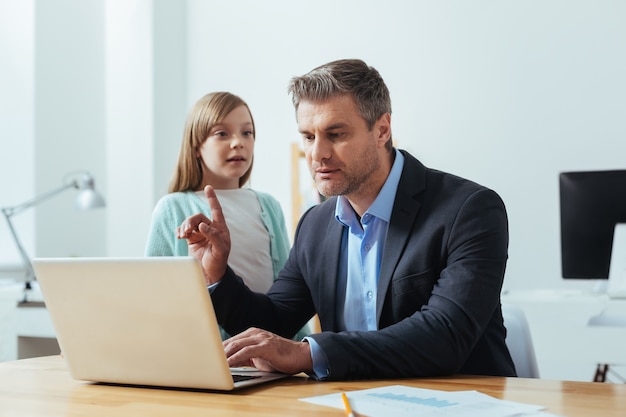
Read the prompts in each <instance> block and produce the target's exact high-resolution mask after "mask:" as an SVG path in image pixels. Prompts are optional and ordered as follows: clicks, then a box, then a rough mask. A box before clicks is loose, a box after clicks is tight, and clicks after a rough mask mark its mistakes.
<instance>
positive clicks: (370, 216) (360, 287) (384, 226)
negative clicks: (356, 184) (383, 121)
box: [305, 150, 404, 379]
mask: <svg viewBox="0 0 626 417" xmlns="http://www.w3.org/2000/svg"><path fill="white" fill-rule="evenodd" d="M403 166H404V156H403V155H402V154H401V153H400V152H398V150H395V160H394V163H393V165H392V167H391V171H390V173H389V176H388V177H387V180H386V181H385V184H384V185H383V187H382V188H381V190H380V192H379V193H378V196H377V197H376V199H375V200H374V202H373V203H372V205H371V206H370V207H369V208H368V209H367V210H366V211H365V213H364V214H363V217H362V218H361V219H359V217H358V215H357V214H356V213H355V211H354V209H353V208H352V206H351V205H350V203H349V202H348V200H347V199H346V198H345V197H343V196H339V197H338V198H337V205H336V208H335V218H336V219H337V221H338V222H340V223H341V224H343V225H344V226H345V228H344V234H343V237H342V241H341V255H340V260H339V277H338V280H337V306H336V309H337V314H338V326H339V329H340V330H344V331H368V330H376V329H377V328H378V326H377V323H376V296H377V286H378V275H379V271H380V262H381V258H382V255H383V249H384V245H385V238H386V237H387V230H388V228H389V220H390V218H391V211H392V209H393V202H394V201H395V196H396V191H397V189H398V183H399V182H400V175H401V174H402V168H403ZM305 340H307V341H308V343H309V345H310V348H311V357H312V361H313V372H314V375H313V376H314V377H316V378H317V379H324V378H326V377H327V376H328V373H329V370H328V366H327V360H326V355H325V354H324V352H323V351H322V349H321V348H320V347H319V345H318V344H317V342H315V340H314V339H313V338H311V337H306V338H305Z"/></svg>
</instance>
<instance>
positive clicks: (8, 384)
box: [0, 356, 626, 417]
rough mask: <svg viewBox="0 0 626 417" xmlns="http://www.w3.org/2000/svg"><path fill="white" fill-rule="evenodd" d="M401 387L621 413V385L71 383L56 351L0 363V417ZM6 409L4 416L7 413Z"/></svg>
mask: <svg viewBox="0 0 626 417" xmlns="http://www.w3.org/2000/svg"><path fill="white" fill-rule="evenodd" d="M392 384H402V385H408V386H414V387H420V388H430V389H437V390H446V391H459V390H477V391H480V392H482V393H484V394H488V395H491V396H493V397H496V398H502V399H507V400H512V401H518V402H525V403H530V404H538V405H543V406H546V407H547V410H545V411H547V412H550V413H554V414H558V415H562V416H566V417H589V416H603V417H612V416H615V417H617V416H620V417H624V416H625V415H626V384H623V385H617V384H602V383H597V382H596V383H594V382H572V381H568V382H561V381H549V380H540V379H523V378H498V377H449V378H425V379H411V380H384V381H381V380H378V381H349V382H315V381H312V380H310V379H308V378H304V377H293V378H289V379H286V380H281V381H277V382H270V383H269V384H267V385H264V386H261V387H257V388H253V389H248V390H244V391H239V392H235V393H214V392H193V391H182V390H166V389H151V388H135V387H120V386H111V385H100V384H92V383H85V382H80V381H75V380H73V379H71V377H70V375H69V373H68V372H67V370H66V368H65V364H64V362H63V359H62V358H60V357H58V356H48V357H42V358H32V359H23V360H19V361H12V362H4V363H0V415H2V416H4V415H10V416H12V417H18V416H28V417H32V416H45V417H50V416H66V417H72V416H90V417H98V416H106V417H110V416H150V417H159V416H185V417H194V416H202V417H207V416H226V415H237V416H238V417H239V416H243V417H245V416H268V417H270V416H271V417H274V416H279V415H290V416H296V415H297V416H299V417H306V416H322V417H323V416H333V417H339V416H343V412H342V411H341V410H338V409H334V408H330V407H324V406H318V405H314V404H309V403H306V402H303V401H298V399H299V398H303V397H311V396H317V395H325V394H331V393H335V392H339V391H353V390H360V389H366V388H375V387H381V386H385V385H392ZM7 413H8V414H7Z"/></svg>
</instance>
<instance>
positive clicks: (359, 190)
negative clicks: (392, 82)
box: [296, 95, 390, 200]
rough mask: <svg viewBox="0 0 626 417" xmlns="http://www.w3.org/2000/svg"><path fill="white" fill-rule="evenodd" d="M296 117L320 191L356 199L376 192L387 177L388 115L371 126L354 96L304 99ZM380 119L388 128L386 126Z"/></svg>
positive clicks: (329, 194) (313, 175)
mask: <svg viewBox="0 0 626 417" xmlns="http://www.w3.org/2000/svg"><path fill="white" fill-rule="evenodd" d="M296 119H297V122H298V130H299V132H300V134H301V135H302V140H303V149H304V153H305V156H306V161H307V164H308V166H309V170H310V171H311V175H312V177H313V179H314V180H315V184H316V186H317V189H318V191H319V192H320V193H321V194H322V195H324V196H333V195H345V196H346V197H348V198H349V199H352V198H354V199H357V200H358V199H361V198H363V197H364V196H369V195H371V194H372V193H374V196H375V195H376V194H377V193H378V191H379V189H380V187H381V186H382V183H384V179H385V178H386V175H387V173H386V172H384V173H381V170H380V166H381V157H383V155H386V152H385V151H384V144H385V142H386V140H387V139H388V138H389V135H390V133H388V130H389V125H388V122H389V118H388V117H386V116H383V117H381V120H379V121H378V122H377V123H376V125H375V126H374V128H373V129H372V130H369V129H368V128H367V124H366V122H365V120H364V119H363V118H362V117H361V115H360V114H359V112H358V110H357V106H356V102H355V101H354V98H353V97H352V96H351V95H341V96H335V97H333V98H331V99H328V100H325V101H318V102H311V101H304V102H301V103H300V105H299V107H298V111H297V113H296ZM381 123H382V124H383V125H385V126H386V127H384V126H383V127H384V128H383V129H382V130H381V126H380V124H381ZM381 131H385V132H387V133H385V134H383V135H381ZM381 175H382V177H381ZM381 178H382V179H381Z"/></svg>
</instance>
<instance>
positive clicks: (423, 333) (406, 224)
mask: <svg viewBox="0 0 626 417" xmlns="http://www.w3.org/2000/svg"><path fill="white" fill-rule="evenodd" d="M401 152H403V154H404V156H405V162H404V168H403V171H402V176H401V178H400V183H399V186H398V190H397V193H396V197H395V201H394V205H393V211H392V214H391V219H390V224H389V230H388V233H387V238H386V242H385V247H384V252H383V257H382V262H381V266H380V275H379V282H378V294H377V305H376V318H377V321H378V329H379V330H377V331H369V332H363V331H357V332H345V331H344V332H340V331H338V330H339V329H338V328H337V324H336V323H337V321H336V318H337V314H336V305H337V300H336V294H337V274H338V272H337V271H338V265H339V255H340V245H341V240H342V235H343V233H344V226H343V225H341V224H340V223H339V222H338V221H337V220H336V219H335V216H334V211H335V204H336V198H331V199H329V200H328V201H326V202H324V203H322V204H320V205H317V206H315V207H313V208H311V209H310V210H308V211H307V212H306V213H305V214H304V215H303V216H302V218H301V219H300V222H299V225H298V228H297V230H296V236H295V240H294V244H293V247H292V249H291V252H290V255H289V258H288V260H287V263H286V264H285V267H284V269H283V270H282V271H281V272H280V274H279V276H278V278H277V279H276V281H275V282H274V284H273V286H272V287H271V288H270V290H269V291H268V292H267V294H256V293H253V292H251V291H250V290H248V289H247V287H245V285H244V284H243V283H242V281H241V279H240V278H239V277H237V276H236V275H235V274H234V273H233V272H232V270H230V269H229V270H228V271H227V273H226V275H225V276H224V278H223V279H222V281H221V283H220V285H219V286H217V288H216V289H215V291H214V292H213V294H212V299H213V303H214V307H215V311H216V314H217V317H218V321H220V323H221V324H222V326H223V327H224V328H225V329H226V330H227V331H228V332H229V333H230V334H236V333H238V332H241V331H243V330H245V329H247V328H248V327H251V326H255V327H260V328H264V329H267V330H270V331H272V332H275V333H277V334H280V335H283V336H285V337H292V336H293V335H294V334H295V333H296V331H297V330H298V329H300V328H301V327H302V326H303V325H304V323H306V321H307V320H308V319H309V318H310V317H311V316H312V315H313V314H314V313H318V315H319V319H320V324H321V328H322V333H319V334H314V335H312V336H311V337H312V338H314V339H315V340H316V341H317V343H318V344H319V345H320V346H321V348H322V349H323V351H324V353H325V354H326V357H327V359H328V364H329V379H336V380H338V379H359V378H397V377H422V376H435V375H448V374H457V373H462V374H477V375H502V376H514V375H515V368H514V365H513V361H512V360H511V356H510V354H509V351H508V349H507V347H506V344H505V335H506V330H505V328H504V325H503V320H502V312H501V306H500V292H501V289H502V281H503V278H504V271H505V267H506V261H507V251H508V222H507V216H506V210H505V207H504V204H503V202H502V200H501V199H500V197H499V196H498V195H497V194H496V193H495V192H494V191H492V190H490V189H487V188H485V187H483V186H480V185H478V184H476V183H474V182H471V181H468V180H465V179H462V178H459V177H457V176H454V175H451V174H448V173H444V172H441V171H436V170H433V169H429V168H426V167H425V166H424V165H422V164H421V163H420V162H419V161H418V160H417V159H415V158H414V157H412V156H411V155H410V154H408V153H407V152H405V151H401Z"/></svg>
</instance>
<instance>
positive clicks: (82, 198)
mask: <svg viewBox="0 0 626 417" xmlns="http://www.w3.org/2000/svg"><path fill="white" fill-rule="evenodd" d="M63 183H64V184H63V185H62V186H61V187H59V188H56V189H54V190H51V191H48V192H47V193H44V194H41V195H39V196H37V197H35V198H33V199H31V200H28V201H25V202H24V203H21V204H18V205H15V206H11V207H2V214H4V217H5V219H6V220H7V223H8V225H9V230H10V231H11V234H12V235H13V240H14V241H15V245H16V246H17V249H18V251H19V253H20V256H21V257H22V263H23V264H24V280H25V282H26V284H25V290H30V289H31V285H30V283H31V281H33V280H35V279H36V277H35V271H34V270H33V266H32V264H31V262H30V258H29V256H28V254H27V253H26V250H25V249H24V247H23V246H22V243H21V242H20V239H19V238H18V237H17V233H16V231H15V228H14V227H13V223H11V217H13V216H15V215H16V214H18V213H21V212H22V211H24V210H26V209H27V208H30V207H32V206H35V205H37V204H39V203H40V202H42V201H44V200H47V199H48V198H50V197H53V196H55V195H57V194H60V193H62V192H63V191H65V190H69V189H70V188H75V189H77V190H79V192H78V195H77V196H76V202H75V207H76V208H77V209H79V210H89V209H93V208H97V207H104V205H105V204H104V199H103V198H102V196H100V194H98V193H97V192H96V190H95V189H94V181H93V177H92V176H91V174H90V173H89V172H78V173H73V174H68V175H67V176H66V177H65V179H64V181H63ZM24 301H26V300H24Z"/></svg>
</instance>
